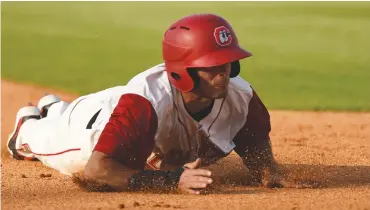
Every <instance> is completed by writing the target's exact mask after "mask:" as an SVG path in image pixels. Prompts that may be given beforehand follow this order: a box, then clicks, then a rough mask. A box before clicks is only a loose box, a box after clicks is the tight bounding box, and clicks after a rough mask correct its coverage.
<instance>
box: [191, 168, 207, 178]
mask: <svg viewBox="0 0 370 210" xmlns="http://www.w3.org/2000/svg"><path fill="white" fill-rule="evenodd" d="M189 175H193V176H207V177H210V176H212V172H211V171H209V170H206V169H191V170H189Z"/></svg>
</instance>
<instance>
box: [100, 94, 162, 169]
mask: <svg viewBox="0 0 370 210" xmlns="http://www.w3.org/2000/svg"><path fill="white" fill-rule="evenodd" d="M157 121H158V118H157V114H156V112H155V110H154V108H153V107H152V105H151V103H150V101H148V100H147V99H145V98H144V97H142V96H139V95H136V94H125V95H122V96H121V98H120V99H119V102H118V104H117V106H116V107H115V109H114V110H113V113H112V114H111V116H110V119H109V121H108V123H107V124H106V126H105V127H104V130H103V131H102V133H101V135H100V137H99V140H98V142H97V144H96V146H95V148H94V151H99V152H103V153H105V154H107V155H109V156H111V157H113V158H114V159H115V160H117V161H119V162H121V163H122V164H124V165H125V166H127V167H129V168H133V169H141V168H143V167H144V166H145V163H146V159H147V158H148V156H149V155H150V154H151V152H152V151H153V147H154V136H155V133H156V131H157V126H158V122H157Z"/></svg>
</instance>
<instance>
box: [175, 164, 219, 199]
mask: <svg viewBox="0 0 370 210" xmlns="http://www.w3.org/2000/svg"><path fill="white" fill-rule="evenodd" d="M200 164H201V163H200V159H199V158H198V159H197V160H196V161H194V162H192V163H187V164H185V165H184V167H185V171H184V172H183V173H182V175H181V177H180V181H179V184H178V189H179V190H180V191H181V192H185V193H190V194H200V190H201V189H205V188H207V186H208V185H210V184H212V182H213V180H212V178H211V176H212V172H211V171H209V170H206V169H199V166H200Z"/></svg>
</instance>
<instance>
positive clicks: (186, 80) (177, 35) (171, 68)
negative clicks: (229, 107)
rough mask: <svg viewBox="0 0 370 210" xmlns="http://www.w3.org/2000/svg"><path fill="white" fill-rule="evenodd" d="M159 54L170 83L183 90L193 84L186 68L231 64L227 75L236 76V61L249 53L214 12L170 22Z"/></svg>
mask: <svg viewBox="0 0 370 210" xmlns="http://www.w3.org/2000/svg"><path fill="white" fill-rule="evenodd" d="M162 53H163V59H164V62H165V66H166V71H167V73H168V77H169V80H170V82H171V83H172V84H173V85H174V86H175V87H176V88H177V89H179V90H180V91H183V92H189V91H191V90H193V88H194V87H195V86H196V84H195V82H194V79H193V78H192V76H191V75H192V74H189V68H197V67H212V66H219V65H223V64H227V63H231V73H230V77H236V76H237V75H238V74H239V71H240V64H239V60H240V59H243V58H246V57H249V56H251V55H252V54H251V53H250V52H248V51H246V50H244V49H242V48H241V47H240V46H239V43H238V39H237V37H236V35H235V33H234V30H233V29H232V27H231V25H230V24H229V23H228V22H227V21H226V20H225V19H223V18H222V17H220V16H217V15H213V14H196V15H190V16H187V17H184V18H182V19H180V20H178V21H176V22H175V23H174V24H172V25H171V26H170V27H169V28H168V29H167V31H166V33H165V35H164V39H163V42H162Z"/></svg>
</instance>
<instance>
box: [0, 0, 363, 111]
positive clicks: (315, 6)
mask: <svg viewBox="0 0 370 210" xmlns="http://www.w3.org/2000/svg"><path fill="white" fill-rule="evenodd" d="M1 6H2V8H1V9H2V11H1V13H2V22H1V30H2V34H1V44H2V45H1V50H2V52H1V61H2V62H1V68H2V77H3V78H6V79H9V80H15V81H19V82H26V83H36V84H40V85H43V86H50V87H53V88H59V89H64V90H67V91H72V92H76V93H79V94H85V93H90V92H94V91H98V90H100V89H105V88H107V87H111V86H114V85H122V84H125V83H126V82H127V81H128V80H129V79H130V78H131V77H132V76H134V75H135V74H137V73H138V72H141V71H143V70H145V69H147V68H149V67H151V66H152V65H155V64H158V63H161V62H162V57H161V48H160V47H161V40H162V36H163V33H164V31H165V29H166V27H168V26H169V25H170V24H171V23H172V22H173V21H174V20H176V19H178V18H181V17H182V16H184V15H189V14H192V13H201V12H211V13H217V14H220V15H222V16H224V17H225V18H226V19H228V20H229V21H230V22H231V24H232V25H233V27H234V29H235V30H236V32H237V35H238V38H239V41H240V43H241V45H242V46H243V47H245V48H246V49H248V50H250V51H251V52H252V53H253V54H254V56H253V57H251V58H250V59H246V60H243V62H242V67H243V69H242V77H243V78H245V79H246V80H247V81H249V82H250V83H251V84H252V86H253V87H254V88H255V89H256V90H257V93H258V94H259V95H260V97H261V98H262V100H263V101H264V102H265V103H266V105H267V106H268V108H270V109H294V110H301V109H306V110H312V109H314V110H352V111H370V86H369V80H370V53H369V51H370V12H369V11H370V2H150V3H148V2H2V4H1Z"/></svg>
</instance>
